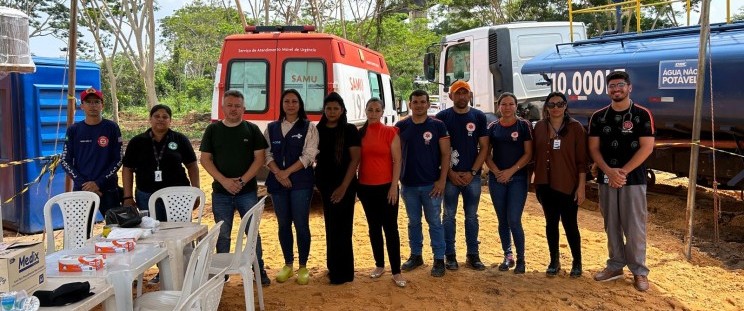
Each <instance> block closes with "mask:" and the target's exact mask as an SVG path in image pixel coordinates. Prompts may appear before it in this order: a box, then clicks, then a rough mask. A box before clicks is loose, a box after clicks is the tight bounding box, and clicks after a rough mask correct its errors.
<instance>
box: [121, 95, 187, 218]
mask: <svg viewBox="0 0 744 311" xmlns="http://www.w3.org/2000/svg"><path fill="white" fill-rule="evenodd" d="M171 114H172V113H171V109H170V107H168V106H166V105H155V106H153V107H152V109H150V128H149V129H148V130H147V131H145V132H144V133H142V134H139V135H137V136H135V137H133V138H132V140H130V141H129V144H127V150H126V151H125V152H124V158H123V159H122V166H123V167H124V168H123V170H122V173H121V175H122V180H123V183H124V198H123V201H124V202H123V203H124V205H135V204H136V206H137V207H138V208H139V209H140V210H141V211H147V210H149V209H148V206H147V204H148V202H149V201H150V196H151V195H152V194H153V193H154V192H155V191H158V190H160V189H163V188H165V187H172V186H189V185H190V186H194V187H197V188H198V187H199V166H198V164H197V163H196V153H194V148H193V147H191V142H190V141H189V139H188V138H187V137H186V136H185V135H183V134H181V133H179V132H176V131H173V130H171V129H170V124H171ZM184 166H185V167H186V170H184ZM187 172H188V176H187ZM135 180H136V183H137V190H136V192H135V191H133V182H134V181H135ZM158 203H159V204H157V205H156V206H155V208H156V213H157V215H158V220H160V221H165V220H166V219H165V217H166V214H165V206H163V204H162V202H158Z"/></svg>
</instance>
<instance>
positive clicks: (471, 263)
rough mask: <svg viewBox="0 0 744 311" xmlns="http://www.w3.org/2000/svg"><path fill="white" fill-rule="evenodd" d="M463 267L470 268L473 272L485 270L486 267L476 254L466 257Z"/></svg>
mask: <svg viewBox="0 0 744 311" xmlns="http://www.w3.org/2000/svg"><path fill="white" fill-rule="evenodd" d="M465 265H466V266H468V267H470V268H472V269H473V270H478V271H483V270H486V265H484V264H483V262H481V260H480V256H478V254H472V255H466V259H465Z"/></svg>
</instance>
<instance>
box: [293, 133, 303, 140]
mask: <svg viewBox="0 0 744 311" xmlns="http://www.w3.org/2000/svg"><path fill="white" fill-rule="evenodd" d="M290 137H292V138H297V139H302V134H300V133H297V135H292V136H290Z"/></svg>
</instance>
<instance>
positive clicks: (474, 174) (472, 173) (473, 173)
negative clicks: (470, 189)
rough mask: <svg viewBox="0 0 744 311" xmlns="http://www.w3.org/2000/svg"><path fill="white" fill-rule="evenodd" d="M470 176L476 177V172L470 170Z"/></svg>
mask: <svg viewBox="0 0 744 311" xmlns="http://www.w3.org/2000/svg"><path fill="white" fill-rule="evenodd" d="M470 174H471V175H473V176H476V175H478V170H470Z"/></svg>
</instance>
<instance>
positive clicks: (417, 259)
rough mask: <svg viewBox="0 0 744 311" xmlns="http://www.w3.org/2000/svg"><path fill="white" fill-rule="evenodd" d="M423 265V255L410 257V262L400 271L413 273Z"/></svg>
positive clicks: (401, 267)
mask: <svg viewBox="0 0 744 311" xmlns="http://www.w3.org/2000/svg"><path fill="white" fill-rule="evenodd" d="M423 264H424V259H423V258H421V255H411V257H408V260H407V261H406V262H404V263H403V264H402V265H401V266H400V269H401V270H403V271H411V270H413V269H416V268H418V267H419V266H421V265H423Z"/></svg>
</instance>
